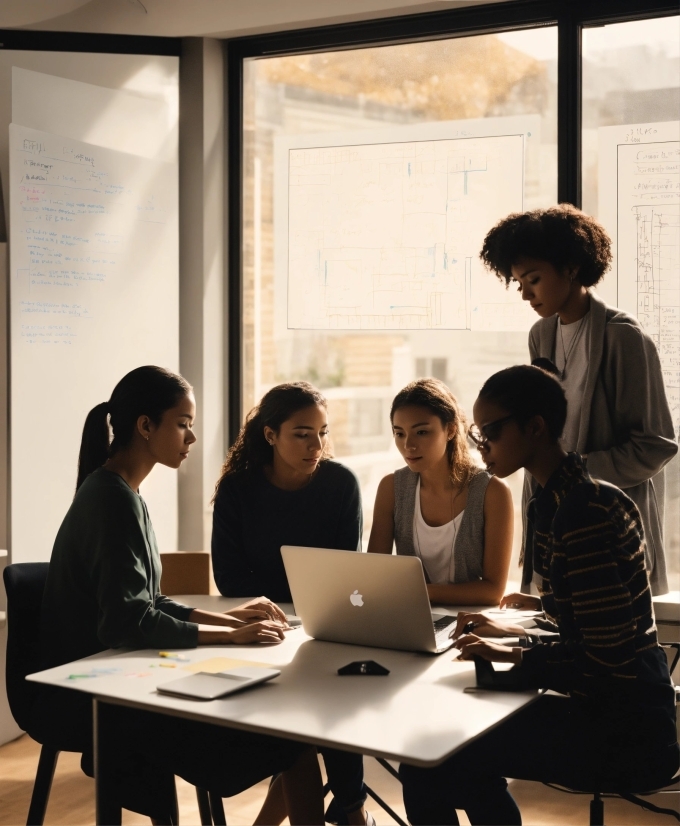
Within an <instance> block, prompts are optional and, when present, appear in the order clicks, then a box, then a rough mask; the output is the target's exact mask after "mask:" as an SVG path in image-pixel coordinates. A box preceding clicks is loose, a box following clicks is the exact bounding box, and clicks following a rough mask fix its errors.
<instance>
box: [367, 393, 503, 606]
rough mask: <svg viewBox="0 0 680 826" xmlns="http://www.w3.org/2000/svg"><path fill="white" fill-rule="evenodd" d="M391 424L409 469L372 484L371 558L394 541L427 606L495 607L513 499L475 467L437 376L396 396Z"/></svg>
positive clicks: (459, 417) (456, 412)
mask: <svg viewBox="0 0 680 826" xmlns="http://www.w3.org/2000/svg"><path fill="white" fill-rule="evenodd" d="M390 419H391V422H392V431H393V433H394V441H395V444H396V446H397V449H398V450H399V452H400V453H401V455H402V456H403V457H404V461H405V462H406V465H407V466H406V467H404V468H401V470H397V471H395V472H394V473H390V474H389V475H388V476H385V478H384V479H383V480H382V481H381V482H380V485H379V486H378V493H377V495H376V498H375V508H374V511H373V526H372V528H371V538H370V540H369V543H368V550H369V553H383V554H389V553H392V544H393V542H394V543H396V546H397V553H398V554H404V555H408V556H418V557H419V558H420V560H421V561H422V563H423V570H424V572H425V576H426V579H427V582H428V585H427V590H428V594H429V597H430V600H431V601H432V602H435V603H437V602H438V603H441V604H449V605H496V604H498V602H499V601H500V598H501V597H502V596H503V591H504V590H505V583H506V581H507V578H508V568H509V566H510V555H511V553H512V522H513V518H512V497H511V495H510V491H509V489H508V488H507V486H506V485H505V483H504V482H501V480H500V479H495V478H493V477H492V476H491V475H490V474H489V473H487V472H486V471H485V470H482V468H480V467H477V465H476V464H475V463H474V461H473V459H472V456H471V454H470V451H469V448H468V444H467V422H466V420H465V415H464V414H463V412H462V410H461V409H460V407H459V406H458V402H457V401H456V398H455V396H454V395H453V393H451V391H450V390H449V388H448V387H447V386H446V385H445V384H444V383H443V382H441V381H439V380H438V379H419V380H418V381H414V382H411V384H408V385H407V386H406V387H404V389H403V390H401V391H400V392H399V393H397V395H396V396H395V398H394V401H393V402H392V409H391V411H390ZM495 424H496V425H499V424H500V425H501V426H502V423H500V422H497V423H495Z"/></svg>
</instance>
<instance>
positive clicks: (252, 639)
mask: <svg viewBox="0 0 680 826" xmlns="http://www.w3.org/2000/svg"><path fill="white" fill-rule="evenodd" d="M284 636H285V628H284V626H283V625H282V624H281V623H280V622H274V621H273V620H264V621H262V622H249V623H247V624H243V625H241V626H239V627H238V628H220V629H219V630H218V629H216V628H214V629H213V628H209V629H203V628H199V629H198V644H199V645H252V644H253V643H280V642H281V641H282V640H283V638H284Z"/></svg>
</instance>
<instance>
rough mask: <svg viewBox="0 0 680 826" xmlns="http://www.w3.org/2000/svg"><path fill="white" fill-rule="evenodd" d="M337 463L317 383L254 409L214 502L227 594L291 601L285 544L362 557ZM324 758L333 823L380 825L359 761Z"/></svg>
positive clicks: (218, 558) (221, 583) (353, 507)
mask: <svg viewBox="0 0 680 826" xmlns="http://www.w3.org/2000/svg"><path fill="white" fill-rule="evenodd" d="M330 455H331V453H330V445H329V435H328V415H327V410H326V399H325V398H324V397H323V395H322V394H321V393H320V392H319V391H318V390H317V389H316V388H315V387H313V386H312V385H311V384H308V383H307V382H304V381H300V382H294V383H291V384H280V385H278V386H277V387H273V388H272V389H271V390H270V391H269V392H268V393H266V394H265V395H264V396H263V398H262V400H261V401H260V403H259V405H258V406H257V407H255V408H254V409H253V410H251V411H250V413H249V414H248V416H247V417H246V422H245V424H244V426H243V427H242V429H241V432H240V433H239V436H238V439H237V440H236V442H235V443H234V445H233V446H232V448H231V450H230V451H229V453H228V455H227V458H226V461H225V463H224V466H223V468H222V475H221V476H220V479H219V481H218V482H217V485H216V488H215V497H214V500H213V501H214V504H215V510H214V513H213V534H212V560H213V571H214V574H215V582H216V583H217V587H218V588H219V589H220V592H221V593H222V594H224V595H225V596H231V597H236V596H240V597H245V596H254V595H257V594H261V595H263V598H265V599H266V598H268V599H272V600H278V601H280V602H291V601H292V599H291V595H290V588H289V587H288V580H287V578H286V571H285V569H284V567H283V560H282V558H281V546H282V545H304V546H307V547H311V548H337V549H339V550H346V551H357V550H360V548H361V494H360V491H359V484H358V482H357V479H356V477H355V476H354V474H353V473H352V471H351V470H349V469H348V468H346V467H344V466H343V465H341V464H339V463H337V462H333V461H331V459H330ZM321 753H322V754H323V758H324V762H325V764H326V771H327V774H328V782H329V784H330V787H331V791H332V792H333V797H334V800H333V802H332V803H331V808H330V809H329V811H328V813H327V815H326V820H327V821H328V822H333V823H335V822H337V823H350V824H364V823H366V822H372V821H373V818H372V817H371V816H370V814H367V813H366V811H365V809H364V802H365V800H366V791H365V787H364V781H363V763H362V758H361V755H359V754H351V753H349V752H341V751H336V750H335V749H321ZM275 787H276V784H275V786H274V788H275ZM276 822H277V823H279V822H280V820H277V821H276Z"/></svg>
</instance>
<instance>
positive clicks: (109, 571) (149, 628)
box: [34, 366, 322, 823]
mask: <svg viewBox="0 0 680 826" xmlns="http://www.w3.org/2000/svg"><path fill="white" fill-rule="evenodd" d="M195 413H196V406H195V402H194V397H193V393H192V389H191V386H190V385H189V384H188V383H187V382H186V381H185V380H184V379H183V378H182V377H181V376H178V375H175V374H174V373H170V372H168V371H167V370H163V369H162V368H160V367H151V366H147V367H139V368H137V369H136V370H133V371H132V372H130V373H128V374H127V375H126V376H124V377H123V379H122V380H121V381H120V382H119V383H118V384H117V385H116V387H115V388H114V391H113V393H112V395H111V398H110V400H109V401H108V402H105V403H103V404H99V405H97V406H96V407H95V408H93V409H92V410H91V411H90V413H89V414H88V416H87V419H86V421H85V427H84V430H83V438H82V443H81V449H80V457H79V463H78V481H77V487H76V495H75V498H74V500H73V503H72V505H71V507H70V509H69V511H68V513H67V514H66V517H65V518H64V521H63V522H62V525H61V528H60V529H59V532H58V534H57V538H56V541H55V544H54V549H53V551H52V557H51V560H50V569H49V575H48V578H47V583H46V587H45V595H44V598H43V606H42V613H41V621H42V631H41V646H42V654H43V668H49V667H52V666H56V665H60V664H63V663H67V662H70V661H72V660H77V659H80V658H82V657H87V656H89V655H92V654H96V653H98V652H100V651H104V650H106V649H107V648H122V647H126V648H140V649H148V648H155V649H163V648H193V647H195V646H196V645H218V644H238V643H250V644H252V643H257V642H263V643H278V642H280V640H282V639H283V636H284V631H285V628H286V626H285V617H284V616H283V615H282V614H281V613H280V612H279V611H278V609H276V607H275V606H273V605H272V604H271V603H269V602H268V601H253V602H251V603H247V604H245V605H242V606H240V607H239V608H237V609H234V610H232V611H230V612H229V613H228V614H219V613H212V612H208V611H201V610H197V609H194V608H191V607H189V606H186V605H181V604H179V603H177V602H175V601H174V600H172V599H170V598H169V597H165V596H163V595H162V594H161V593H160V579H161V565H160V558H159V554H158V549H157V546H156V539H155V536H154V532H153V527H152V525H151V521H150V519H149V513H148V511H147V508H146V504H145V502H144V500H143V499H142V497H141V496H140V495H139V487H140V485H141V483H142V482H143V481H144V479H145V478H146V477H147V476H148V474H149V473H150V472H151V470H152V469H153V467H154V466H155V465H156V464H162V465H165V466H166V467H170V468H174V469H177V468H179V466H180V465H181V464H182V462H184V461H185V460H186V459H187V457H188V455H189V452H190V450H191V446H192V445H193V443H194V442H195V441H196V437H195V436H194V434H193V432H192V426H193V421H194V416H195ZM110 435H112V436H113V439H112V440H110ZM199 623H200V625H201V627H199ZM203 626H212V627H210V628H204V627H203ZM74 694H76V693H75V692H71V691H64V690H62V689H54V688H51V689H48V688H44V689H42V696H41V698H39V700H38V701H37V702H36V705H35V708H34V719H35V726H34V729H35V731H36V732H39V733H41V734H42V742H44V743H47V744H54V745H55V746H56V747H58V748H59V749H65V748H68V749H69V750H72V751H79V752H83V758H84V759H83V768H84V769H85V770H86V771H87V767H88V766H89V765H91V749H92V723H91V720H92V713H91V708H90V699H89V697H87V696H85V695H81V696H74ZM131 720H134V723H131V722H130V721H131ZM120 738H121V740H120V760H119V763H120V765H121V767H122V769H121V770H122V771H123V775H122V779H121V789H122V791H121V796H122V799H123V801H124V803H123V805H124V806H125V807H126V808H133V809H135V810H136V811H140V812H142V813H145V814H149V815H151V816H154V817H157V818H158V817H160V818H165V817H167V811H168V810H167V806H166V804H165V802H164V801H166V800H167V799H168V795H169V794H170V792H169V791H168V789H169V788H170V789H171V788H172V786H171V785H170V786H169V785H168V784H171V783H172V780H171V778H172V775H174V774H178V775H180V776H182V777H184V778H185V779H186V780H188V781H189V782H191V783H194V784H195V785H200V786H202V787H206V788H219V789H220V790H225V789H226V790H228V794H229V795H231V794H237V793H238V792H240V791H242V790H243V789H245V788H248V787H249V786H251V785H253V784H254V783H257V782H259V781H260V780H262V779H264V778H266V777H269V776H271V775H273V774H276V773H279V772H283V774H282V775H281V777H282V787H283V788H282V790H283V794H284V796H285V800H286V803H287V804H288V812H287V813H288V814H289V815H290V818H291V822H296V823H302V822H304V823H316V822H320V818H321V815H322V796H321V779H320V774H319V769H318V763H317V760H316V756H315V752H314V750H311V749H309V748H308V747H305V746H301V745H300V744H295V743H292V742H289V741H284V740H277V739H275V738H271V737H263V736H259V735H253V734H247V733H244V732H239V731H233V730H227V729H216V728H214V727H210V726H207V725H204V724H201V723H195V722H193V721H189V720H179V719H173V718H167V717H163V716H161V715H154V714H147V713H145V712H139V711H136V712H131V711H129V710H128V711H127V712H125V713H124V714H121V721H120ZM129 744H134V746H132V745H129ZM133 748H134V750H135V755H134V759H131V756H130V751H131V749H133ZM154 775H158V776H154ZM225 796H227V795H226V794H225ZM164 806H166V808H165V809H164ZM267 806H268V804H265V808H264V809H263V811H262V812H261V819H260V821H259V822H270V819H271V817H272V815H271V811H268V809H267ZM270 808H271V807H270Z"/></svg>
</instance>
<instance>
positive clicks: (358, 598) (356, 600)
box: [349, 589, 364, 608]
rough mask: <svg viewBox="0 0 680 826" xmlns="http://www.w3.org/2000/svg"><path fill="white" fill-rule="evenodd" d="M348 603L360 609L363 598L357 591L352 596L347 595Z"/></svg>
mask: <svg viewBox="0 0 680 826" xmlns="http://www.w3.org/2000/svg"><path fill="white" fill-rule="evenodd" d="M349 601H350V602H351V603H352V605H356V606H357V607H359V608H361V606H362V605H363V604H364V598H363V596H362V595H361V594H360V593H359V590H358V589H357V590H356V591H355V592H354V593H353V594H350V595H349Z"/></svg>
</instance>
